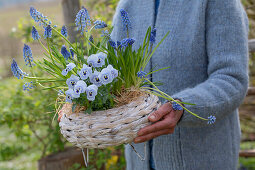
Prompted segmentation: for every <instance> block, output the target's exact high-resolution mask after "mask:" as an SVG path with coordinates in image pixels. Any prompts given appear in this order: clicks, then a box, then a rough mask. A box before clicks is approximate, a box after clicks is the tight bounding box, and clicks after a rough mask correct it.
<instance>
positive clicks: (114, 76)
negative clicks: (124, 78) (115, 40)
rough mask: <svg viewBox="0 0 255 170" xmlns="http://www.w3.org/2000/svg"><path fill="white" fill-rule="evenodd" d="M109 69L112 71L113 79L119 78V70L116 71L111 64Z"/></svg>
mask: <svg viewBox="0 0 255 170" xmlns="http://www.w3.org/2000/svg"><path fill="white" fill-rule="evenodd" d="M107 68H108V69H110V71H111V74H112V78H113V79H114V78H116V77H118V70H116V69H115V68H113V67H112V65H110V64H109V65H108V66H107Z"/></svg>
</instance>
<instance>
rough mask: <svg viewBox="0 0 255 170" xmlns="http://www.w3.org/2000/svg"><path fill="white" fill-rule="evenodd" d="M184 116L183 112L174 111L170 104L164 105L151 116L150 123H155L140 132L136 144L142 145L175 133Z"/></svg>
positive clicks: (135, 140)
mask: <svg viewBox="0 0 255 170" xmlns="http://www.w3.org/2000/svg"><path fill="white" fill-rule="evenodd" d="M182 114H183V110H180V111H179V110H176V111H175V110H173V108H172V104H171V103H170V102H167V103H165V104H163V105H162V106H161V107H160V108H159V109H158V110H157V111H155V112H154V113H152V114H151V115H150V116H149V121H150V122H153V124H152V125H149V126H146V127H144V128H142V129H141V130H139V132H138V134H137V135H138V136H137V137H136V138H135V139H134V142H135V143H142V142H145V141H148V140H151V139H153V138H156V137H158V136H161V135H167V134H172V133H174V128H175V126H176V125H177V123H178V121H179V120H180V118H181V116H182Z"/></svg>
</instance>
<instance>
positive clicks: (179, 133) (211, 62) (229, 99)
mask: <svg viewBox="0 0 255 170" xmlns="http://www.w3.org/2000/svg"><path fill="white" fill-rule="evenodd" d="M121 8H123V9H125V10H126V11H127V12H128V13H129V16H130V18H131V21H132V26H133V29H132V30H131V31H130V37H132V38H135V39H136V42H135V44H134V48H135V49H137V48H138V46H139V45H140V44H141V43H142V41H143V38H144V36H145V33H146V30H147V28H148V27H149V26H153V25H155V27H156V28H157V40H156V41H157V42H159V41H160V40H161V39H162V38H163V36H164V35H165V34H166V33H167V32H168V31H170V35H169V36H168V37H167V38H166V39H165V41H164V42H163V43H162V44H161V45H160V47H159V48H158V50H157V52H156V53H155V55H153V57H152V59H151V65H150V66H151V67H155V66H156V67H157V68H164V67H169V66H170V67H171V68H170V69H168V70H164V71H161V72H157V73H155V74H153V77H152V79H153V81H160V82H163V83H164V85H163V86H160V89H161V90H162V91H164V92H166V93H168V94H169V95H172V97H174V98H180V99H181V100H182V101H184V102H189V103H195V104H196V105H195V106H188V105H187V106H186V107H187V108H188V109H189V110H191V111H193V112H195V113H197V114H198V115H200V116H202V117H208V116H209V115H211V114H212V115H215V116H216V118H217V120H216V123H215V124H214V125H207V122H206V121H201V120H200V119H197V118H196V117H194V116H192V115H190V114H189V113H187V112H186V111H184V114H183V116H182V118H181V120H180V122H179V124H178V126H177V127H176V128H175V131H174V133H173V134H171V135H163V136H160V137H157V138H155V139H154V140H153V152H152V154H153V157H154V161H155V166H156V169H157V170H182V169H184V170H193V169H194V170H205V169H206V170H210V169H212V170H234V169H237V164H238V152H239V144H240V126H239V119H238V110H237V108H238V106H239V105H240V104H241V102H242V100H243V98H244V97H245V94H246V91H247V87H248V67H247V65H248V64H247V63H248V45H247V44H248V43H247V41H248V40H247V39H248V38H247V37H248V19H247V15H246V13H245V11H244V9H243V7H242V5H241V3H240V0H161V1H160V4H159V9H158V15H157V18H154V16H155V0H120V2H119V5H118V7H117V12H116V14H115V16H114V19H113V25H114V29H113V32H112V39H115V40H121V39H123V38H125V37H126V35H125V32H124V31H123V26H122V23H121V17H120V13H119V10H120V9H121ZM154 19H155V20H154ZM154 21H156V22H155V23H154ZM147 69H150V67H148V68H147ZM146 145H147V149H148V148H149V147H148V142H147V143H146ZM134 146H135V148H136V150H137V151H138V152H139V153H141V154H143V153H144V144H135V145H134ZM125 156H126V160H127V169H128V170H146V169H149V152H148V150H147V152H146V154H145V155H144V156H145V158H146V160H145V161H141V160H140V159H139V158H138V157H137V155H136V154H135V152H133V151H132V149H131V148H130V146H128V145H126V147H125Z"/></svg>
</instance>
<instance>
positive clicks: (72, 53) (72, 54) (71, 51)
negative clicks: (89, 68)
mask: <svg viewBox="0 0 255 170" xmlns="http://www.w3.org/2000/svg"><path fill="white" fill-rule="evenodd" d="M70 53H71V56H72V58H74V50H73V48H72V47H71V48H70Z"/></svg>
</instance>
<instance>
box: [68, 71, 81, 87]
mask: <svg viewBox="0 0 255 170" xmlns="http://www.w3.org/2000/svg"><path fill="white" fill-rule="evenodd" d="M78 81H79V77H77V76H75V75H73V74H72V75H71V77H70V78H68V79H67V80H66V84H67V85H68V87H69V88H70V89H73V88H74V86H75V85H76V83H77V82H78Z"/></svg>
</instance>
